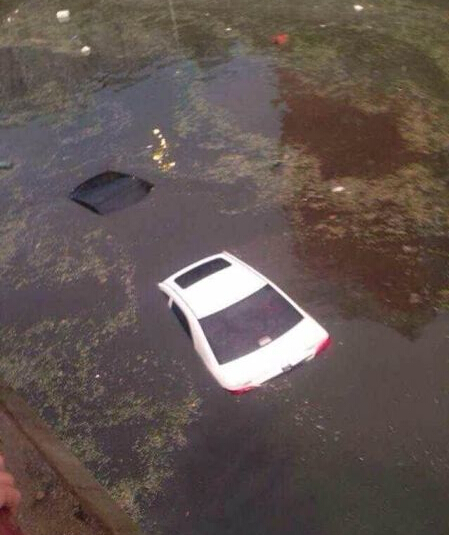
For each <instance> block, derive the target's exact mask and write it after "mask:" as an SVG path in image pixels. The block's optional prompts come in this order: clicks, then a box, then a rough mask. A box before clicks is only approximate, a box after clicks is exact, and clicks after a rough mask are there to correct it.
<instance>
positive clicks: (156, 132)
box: [153, 128, 161, 136]
mask: <svg viewBox="0 0 449 535" xmlns="http://www.w3.org/2000/svg"><path fill="white" fill-rule="evenodd" d="M160 132H161V131H160V130H159V128H155V129H154V130H153V134H154V135H155V136H157V135H158V134H160Z"/></svg>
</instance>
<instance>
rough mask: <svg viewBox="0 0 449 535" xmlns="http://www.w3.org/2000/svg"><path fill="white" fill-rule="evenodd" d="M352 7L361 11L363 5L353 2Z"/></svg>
mask: <svg viewBox="0 0 449 535" xmlns="http://www.w3.org/2000/svg"><path fill="white" fill-rule="evenodd" d="M354 9H355V10H356V11H363V10H364V9H365V8H364V7H363V6H361V5H360V4H355V5H354Z"/></svg>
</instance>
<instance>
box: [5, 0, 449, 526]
mask: <svg viewBox="0 0 449 535" xmlns="http://www.w3.org/2000/svg"><path fill="white" fill-rule="evenodd" d="M61 8H68V9H70V10H71V20H70V22H68V23H65V24H60V23H58V22H57V20H56V16H55V14H56V11H57V10H58V9H61ZM447 9H448V6H446V4H445V3H444V2H440V1H438V2H423V1H422V0H419V1H418V0H415V1H407V2H405V1H404V2H402V1H401V0H398V1H397V2H394V3H393V4H392V3H391V2H383V1H381V2H377V3H376V4H366V5H365V4H364V9H363V10H362V11H360V12H356V11H355V10H354V8H353V5H352V4H351V3H347V4H342V3H341V1H338V2H337V1H336V0H322V1H320V2H318V3H317V2H315V1H314V2H312V1H310V0H306V1H305V2H301V3H300V4H298V3H297V2H294V1H292V0H282V1H279V2H274V1H271V0H269V1H267V0H264V1H259V0H254V1H251V2H248V1H246V2H243V0H242V1H240V0H227V1H226V2H214V1H212V0H203V1H195V2H193V1H190V0H188V1H186V2H182V3H181V2H177V1H176V0H168V1H167V2H162V3H161V2H154V1H153V0H144V1H141V0H139V1H137V0H127V1H126V2H123V1H120V2H118V1H114V0H105V1H104V2H101V3H97V4H94V5H93V4H92V2H87V1H84V0H70V1H67V2H65V4H64V6H62V5H60V4H57V3H55V2H52V1H50V2H46V3H45V6H42V5H41V3H39V2H37V1H29V2H26V3H21V2H18V1H7V2H3V3H2V5H1V6H0V26H1V28H0V29H1V31H0V66H1V71H2V77H1V79H0V97H1V102H2V107H1V109H0V125H1V127H0V160H1V161H3V160H10V161H12V162H13V163H14V168H13V169H12V170H0V190H1V195H0V205H1V206H0V214H1V216H0V217H1V219H2V220H1V224H0V233H1V240H2V248H1V250H0V274H1V283H0V298H1V303H2V306H1V308H0V320H1V340H2V342H1V355H0V372H1V374H2V375H3V377H4V378H5V379H6V380H7V381H8V382H10V383H11V384H13V385H14V386H15V387H16V388H18V389H19V390H20V391H21V392H22V393H23V395H24V396H25V397H26V398H27V399H28V400H29V402H30V403H31V404H33V406H34V407H35V408H36V409H37V410H38V411H39V412H40V413H41V414H42V415H43V416H44V418H46V419H47V421H48V422H49V423H50V424H51V425H52V426H53V427H54V429H55V430H56V432H57V433H58V434H59V435H60V436H61V437H62V438H63V439H64V440H65V441H66V443H67V444H68V445H69V446H70V447H71V448H72V449H73V451H74V452H75V453H76V454H77V455H79V457H80V458H81V459H82V460H83V461H84V462H85V463H86V464H87V465H88V466H89V468H90V469H91V470H92V471H93V472H94V473H95V475H96V476H97V477H98V478H99V479H100V480H101V481H102V483H103V484H105V485H106V486H107V488H108V489H109V490H110V492H111V493H112V494H113V496H114V497H115V498H116V499H117V501H118V502H119V503H120V505H121V506H123V507H124V508H125V509H126V510H127V511H129V513H130V514H132V515H133V516H134V518H136V519H137V520H138V522H139V523H140V525H141V526H142V530H143V532H144V533H148V534H150V533H154V534H175V533H176V534H178V533H183V534H192V535H193V534H195V535H203V534H204V535H209V534H211V533H214V534H231V533H232V534H233V535H239V534H243V533H245V534H246V533H249V532H250V533H259V534H273V533H281V534H293V533H294V534H298V533H301V534H317V535H321V534H322V535H334V534H343V533H344V534H345V535H350V534H357V535H359V534H361V533H366V534H371V533H372V534H378V533H383V532H385V533H395V534H404V535H405V534H407V535H410V534H419V535H425V534H429V535H438V534H442V535H443V534H445V533H446V532H447V526H448V524H449V509H448V507H447V503H448V499H449V449H448V442H449V431H448V427H447V422H448V414H449V412H448V409H449V401H448V395H449V389H448V385H449V362H448V355H449V315H448V310H449V252H448V251H449V248H448V245H449V234H448V230H449V209H448V206H449V202H448V201H449V108H448V105H447V104H448V103H447V95H448V94H449V61H448V59H447V58H448V57H449V54H448V52H449V32H448V31H447V30H448V25H449V19H448V16H447ZM277 33H287V34H288V35H289V39H288V41H287V43H285V45H282V46H278V45H273V44H272V40H271V37H272V35H275V34H277ZM84 45H89V46H90V47H91V49H92V53H91V55H90V56H88V57H84V56H82V55H81V53H80V50H81V48H82V46H84ZM157 130H159V131H160V133H161V134H160V135H162V136H163V139H164V140H165V143H164V144H162V141H161V138H159V137H158V134H157V133H155V131H157ZM107 170H111V171H117V172H123V173H127V174H129V175H132V176H138V177H140V178H142V179H143V180H146V181H148V182H149V183H151V184H154V188H153V189H152V190H151V192H150V193H149V194H148V195H147V196H146V197H145V198H144V199H142V200H141V201H140V202H139V203H137V204H135V205H134V206H131V207H128V208H126V209H124V210H120V211H115V212H113V213H110V214H108V215H106V216H102V217H100V216H98V215H96V214H94V213H92V212H90V211H89V210H86V209H85V208H83V207H82V206H80V205H77V204H76V203H73V202H71V201H70V199H69V194H70V192H71V191H73V190H74V188H76V187H77V186H78V185H79V184H81V183H82V182H84V181H85V180H87V179H88V178H89V177H92V176H95V175H98V174H100V173H102V172H105V171H107ZM335 188H338V189H337V190H335V191H333V190H334V189H335ZM223 249H226V250H229V251H230V252H232V253H234V254H236V255H238V256H240V257H241V258H242V259H243V260H245V261H247V262H248V263H250V264H251V265H254V266H255V267H256V268H257V269H259V270H260V271H262V272H263V273H264V274H266V275H267V276H268V277H269V278H271V279H272V280H273V281H275V282H276V283H277V284H279V285H280V286H281V287H282V288H283V289H285V290H286V291H287V292H288V293H289V294H290V295H291V296H292V297H293V298H294V299H295V300H297V301H298V302H299V303H300V304H301V305H302V306H303V307H304V308H305V309H306V310H308V311H309V312H311V313H312V315H314V316H315V317H316V318H317V319H318V320H319V321H320V322H321V323H322V324H323V325H324V326H325V327H326V328H327V330H328V331H329V332H330V333H331V335H332V339H333V344H332V346H331V348H330V349H328V350H327V351H326V353H325V354H323V355H321V356H320V357H319V358H318V359H317V360H315V361H312V362H311V363H309V364H307V365H304V366H301V367H299V368H297V369H295V370H293V371H292V372H291V373H290V374H288V375H284V376H282V377H279V378H277V379H275V380H274V381H272V382H270V383H269V384H267V385H266V386H264V387H263V388H261V389H259V390H258V391H256V392H252V393H250V394H248V395H245V396H242V397H231V396H229V395H227V394H226V393H225V392H223V391H222V390H221V389H220V388H219V387H218V385H217V384H216V383H215V382H214V380H213V379H212V378H211V377H210V376H209V374H208V373H207V372H206V370H205V368H204V366H203V365H202V363H201V361H200V359H199V358H198V357H197V356H196V355H195V354H194V352H193V350H192V348H191V347H190V345H189V341H188V339H187V337H186V336H185V335H184V333H183V332H182V330H181V329H180V328H179V326H178V325H177V323H176V322H175V320H174V318H173V317H171V315H170V314H169V311H168V310H167V308H166V304H165V301H164V299H163V297H162V296H161V295H160V294H159V292H158V290H157V288H156V283H157V282H158V281H159V280H161V279H163V278H165V277H166V276H167V275H169V274H171V273H172V272H174V271H175V270H177V269H180V268H181V267H183V266H185V265H187V264H188V263H190V262H193V261H195V260H197V259H199V258H201V257H202V256H206V255H209V254H212V253H215V252H218V251H221V250H223Z"/></svg>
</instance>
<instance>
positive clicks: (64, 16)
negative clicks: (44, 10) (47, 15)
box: [56, 9, 70, 22]
mask: <svg viewBox="0 0 449 535" xmlns="http://www.w3.org/2000/svg"><path fill="white" fill-rule="evenodd" d="M56 18H57V19H58V21H59V22H69V20H70V10H69V9H61V11H58V12H57V13H56Z"/></svg>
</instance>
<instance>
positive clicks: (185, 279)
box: [175, 258, 231, 289]
mask: <svg viewBox="0 0 449 535" xmlns="http://www.w3.org/2000/svg"><path fill="white" fill-rule="evenodd" d="M230 265H231V264H230V263H229V262H228V261H227V260H225V259H224V258H214V259H213V260H209V261H208V262H204V264H200V265H199V266H196V267H194V268H193V269H191V270H190V271H187V272H186V273H183V274H182V275H180V276H179V277H176V279H175V282H176V284H177V285H178V286H180V287H181V288H183V289H185V288H188V287H189V286H192V284H195V282H198V281H200V280H201V279H205V278H206V277H208V276H209V275H212V274H213V273H216V272H217V271H221V270H222V269H225V268H227V267H229V266H230Z"/></svg>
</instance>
